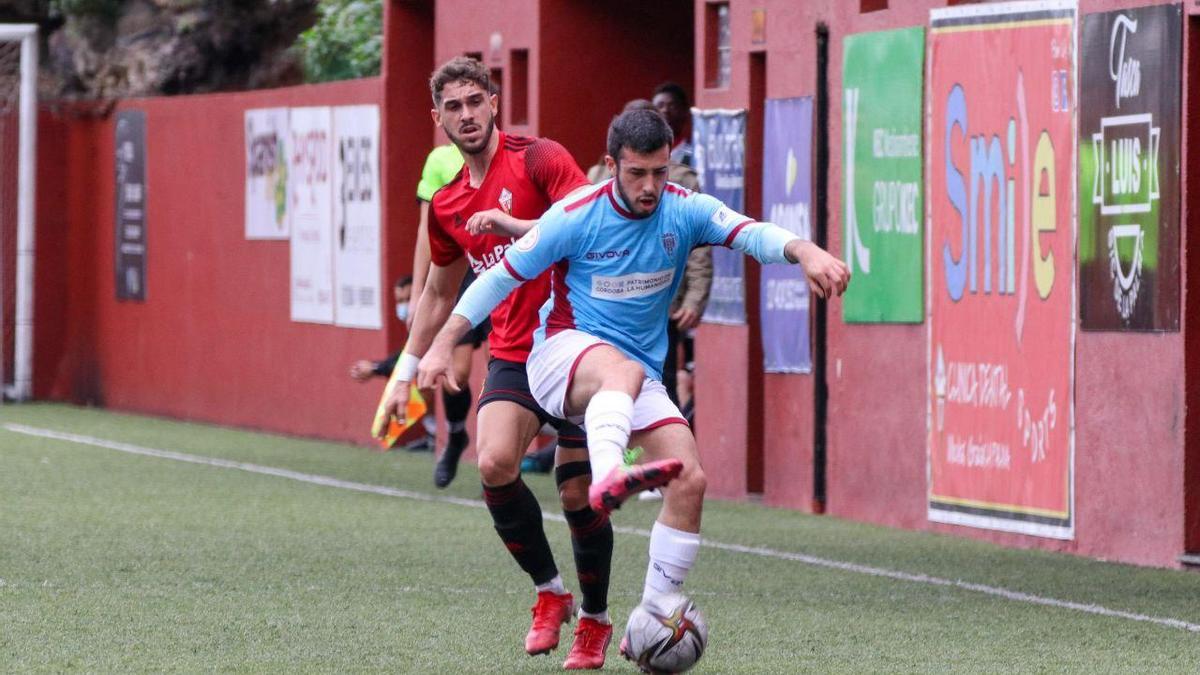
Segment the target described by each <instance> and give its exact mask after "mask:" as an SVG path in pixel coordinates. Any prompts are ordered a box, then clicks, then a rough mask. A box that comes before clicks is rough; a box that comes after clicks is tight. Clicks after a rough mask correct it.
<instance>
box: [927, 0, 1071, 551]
mask: <svg viewBox="0 0 1200 675" xmlns="http://www.w3.org/2000/svg"><path fill="white" fill-rule="evenodd" d="M930 15H931V19H932V21H931V23H932V26H931V30H930V34H931V37H930V41H931V45H932V46H931V49H930V59H931V63H930V68H929V87H928V91H929V106H928V109H929V115H930V119H929V126H928V136H927V141H928V148H927V153H928V155H927V156H928V157H929V166H928V173H927V182H926V184H927V186H928V190H929V192H928V203H929V211H928V213H929V227H930V236H929V240H928V241H929V247H930V248H929V251H928V253H927V255H928V260H929V265H928V269H929V281H928V283H929V320H928V326H929V356H928V359H929V375H928V387H929V402H928V418H927V419H928V424H929V481H930V482H929V519H930V520H933V521H937V522H943V523H953V524H958V525H967V526H971V527H982V528H989V529H996V530H1006V531H1010V532H1021V533H1025V534H1031V535H1035V536H1042V537H1053V538H1059V539H1070V538H1072V537H1073V536H1074V531H1075V530H1074V527H1075V522H1074V514H1073V508H1074V498H1073V491H1074V476H1073V474H1074V466H1073V465H1074V425H1075V421H1074V420H1075V408H1074V398H1075V397H1074V362H1075V359H1074V339H1075V320H1074V319H1075V316H1074V308H1075V298H1074V286H1075V283H1074V274H1075V263H1074V260H1075V219H1074V205H1075V198H1074V193H1073V190H1074V187H1075V179H1074V176H1073V168H1074V161H1075V125H1074V119H1073V111H1074V105H1073V100H1072V98H1073V95H1074V91H1075V78H1076V71H1075V3H1074V2H1073V1H1071V2H1064V1H1062V0H1055V1H1049V0H1047V1H1042V2H1012V3H1004V4H987V5H969V6H965V7H955V8H950V9H944V10H933V11H932V12H931V13H930Z"/></svg>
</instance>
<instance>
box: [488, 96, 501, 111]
mask: <svg viewBox="0 0 1200 675" xmlns="http://www.w3.org/2000/svg"><path fill="white" fill-rule="evenodd" d="M488 103H490V104H492V115H495V114H496V111H497V110H499V109H500V99H499V98H498V97H497V96H496V95H495V94H488Z"/></svg>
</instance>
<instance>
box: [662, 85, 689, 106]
mask: <svg viewBox="0 0 1200 675" xmlns="http://www.w3.org/2000/svg"><path fill="white" fill-rule="evenodd" d="M659 94H670V95H671V96H672V97H673V98H674V99H675V101H676V102H677V103H679V105H680V106H682V107H683V109H684V110H687V109H688V108H690V107H691V102H690V101H688V95H687V92H686V91H684V90H683V87H682V86H680V85H679V84H677V83H675V82H663V83H662V84H660V85H658V86H657V87H655V88H654V95H655V96H658V95H659Z"/></svg>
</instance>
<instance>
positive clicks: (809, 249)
mask: <svg viewBox="0 0 1200 675" xmlns="http://www.w3.org/2000/svg"><path fill="white" fill-rule="evenodd" d="M783 254H784V256H785V257H786V258H787V259H788V261H789V262H791V263H792V264H798V265H800V268H801V269H803V270H804V276H806V277H808V285H809V287H810V288H812V291H813V293H816V294H817V297H821V298H829V297H833V296H836V295H841V294H842V293H844V292H846V286H848V285H849V284H850V268H849V267H847V266H846V263H845V262H843V261H841V260H839V259H837V258H835V257H834V256H833V255H832V254H831V253H829V251H826V250H825V249H823V248H821V247H820V246H817V245H816V244H814V243H812V242H811V241H804V240H803V239H793V240H791V241H789V242H788V243H787V245H786V246H785V247H784V250H783Z"/></svg>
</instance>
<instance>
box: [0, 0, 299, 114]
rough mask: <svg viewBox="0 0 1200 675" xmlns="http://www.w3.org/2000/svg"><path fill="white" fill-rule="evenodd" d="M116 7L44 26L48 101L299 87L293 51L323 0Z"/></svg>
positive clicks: (157, 0) (180, 1) (180, 0)
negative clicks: (288, 85)
mask: <svg viewBox="0 0 1200 675" xmlns="http://www.w3.org/2000/svg"><path fill="white" fill-rule="evenodd" d="M0 4H4V3H2V2H0ZM14 4H22V3H14ZM24 4H28V5H38V4H44V3H38V2H28V3H24ZM109 4H110V5H111V6H112V7H113V8H114V10H115V11H114V12H112V13H110V14H105V13H102V12H101V13H96V14H82V15H80V14H75V15H68V16H67V17H66V20H65V21H62V22H61V23H60V25H58V26H53V24H51V25H50V26H47V25H46V24H45V23H44V24H43V26H44V32H48V34H49V37H48V38H47V40H46V53H45V56H44V59H45V60H44V61H43V74H44V75H48V76H50V77H44V78H43V79H42V94H43V96H49V97H54V98H68V99H112V98H125V97H136V96H155V95H161V94H184V93H193V92H210V91H229V90H238V89H256V88H262V87H274V86H283V85H287V84H296V83H298V82H300V81H301V80H302V75H303V73H302V71H301V69H300V60H299V58H298V56H297V55H296V54H294V53H293V52H292V51H291V50H289V47H291V45H292V44H293V43H294V42H295V40H296V36H297V35H299V34H300V32H301V31H303V30H305V29H306V28H308V27H309V26H311V25H312V24H313V23H314V22H315V21H316V5H317V0H124V1H121V2H116V1H113V2H110V3H109ZM47 27H48V28H49V31H45V28H47ZM47 89H50V91H47Z"/></svg>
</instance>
